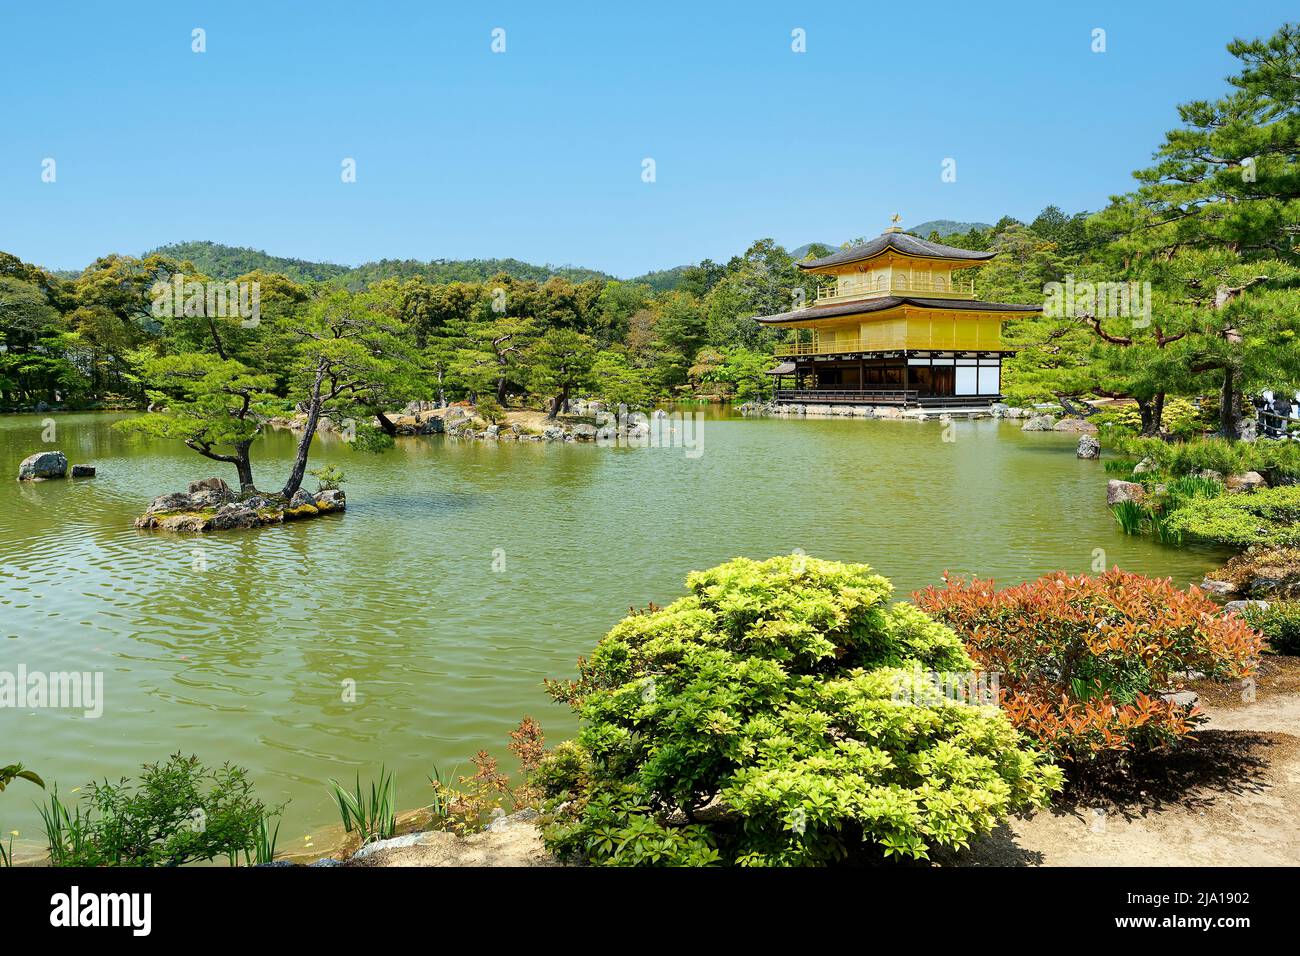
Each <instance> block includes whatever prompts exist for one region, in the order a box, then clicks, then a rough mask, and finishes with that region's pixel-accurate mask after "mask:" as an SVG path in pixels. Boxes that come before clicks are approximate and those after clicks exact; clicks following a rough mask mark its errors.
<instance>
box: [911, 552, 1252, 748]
mask: <svg viewBox="0 0 1300 956" xmlns="http://www.w3.org/2000/svg"><path fill="white" fill-rule="evenodd" d="M913 600H915V601H916V603H917V604H918V605H919V606H920V607H921V608H922V609H924V610H925V611H928V612H929V613H930V614H932V615H934V616H935V617H937V618H938V619H939V620H941V621H942V622H943V623H945V624H947V625H948V626H949V627H951V628H952V629H953V630H954V631H956V632H957V634H958V635H960V636H961V638H962V640H964V641H965V642H966V647H967V649H968V650H969V651H970V653H971V655H972V656H973V657H974V658H975V659H976V660H977V661H978V662H979V663H980V664H981V665H982V666H983V667H985V668H986V669H988V670H990V671H994V672H996V673H998V674H999V692H1000V697H1001V702H1002V706H1003V708H1004V709H1005V710H1006V712H1007V715H1008V716H1009V717H1010V718H1011V721H1012V723H1014V724H1015V725H1016V726H1017V727H1018V728H1020V729H1021V730H1022V731H1024V732H1026V733H1028V734H1030V735H1031V736H1033V737H1036V738H1037V739H1038V740H1039V741H1040V743H1041V744H1042V746H1043V747H1044V748H1045V749H1046V750H1048V751H1049V752H1050V753H1052V754H1053V755H1054V756H1057V757H1061V758H1065V759H1072V758H1079V757H1085V758H1086V757H1090V756H1095V755H1097V754H1098V753H1101V752H1103V751H1120V750H1144V749H1154V748H1160V747H1165V746H1169V745H1171V744H1174V743H1177V742H1178V741H1179V740H1180V739H1181V738H1182V737H1185V736H1186V735H1187V734H1188V733H1190V732H1191V731H1192V730H1193V729H1195V727H1196V725H1197V724H1198V723H1200V722H1201V721H1203V720H1204V717H1203V716H1202V715H1201V713H1200V711H1199V710H1198V709H1197V708H1196V707H1195V706H1194V705H1191V704H1180V703H1178V702H1176V701H1174V700H1171V699H1166V698H1165V697H1163V696H1162V694H1164V693H1167V692H1169V691H1170V690H1172V689H1174V688H1175V687H1176V686H1178V684H1179V682H1180V681H1181V680H1183V679H1184V675H1185V674H1186V672H1188V671H1196V672H1200V673H1203V674H1205V675H1206V676H1208V677H1217V678H1223V679H1238V678H1242V677H1245V676H1247V675H1248V674H1250V673H1252V671H1253V669H1254V662H1255V660H1256V659H1257V658H1258V656H1259V653H1260V648H1261V646H1262V642H1263V638H1262V637H1261V635H1260V634H1259V633H1258V632H1256V631H1255V630H1253V629H1252V628H1251V627H1250V625H1249V624H1247V623H1246V622H1245V621H1244V620H1242V619H1241V618H1240V617H1237V616H1235V615H1224V614H1223V613H1222V610H1221V609H1220V608H1219V606H1218V605H1217V604H1215V603H1214V602H1213V601H1212V600H1210V598H1209V597H1207V596H1206V595H1205V593H1204V592H1202V591H1201V590H1200V589H1199V588H1191V589H1190V590H1187V591H1183V590H1180V589H1178V588H1176V587H1174V586H1173V585H1172V584H1170V582H1169V580H1168V579H1160V580H1157V579H1152V578H1145V577H1143V576H1142V575H1140V574H1131V573H1128V572H1125V571H1120V570H1119V569H1118V568H1117V569H1115V570H1113V571H1108V572H1106V573H1105V574H1102V575H1099V576H1097V577H1089V576H1087V575H1080V576H1079V577H1071V576H1070V575H1068V574H1066V573H1065V572H1063V571H1061V572H1057V573H1055V574H1051V575H1047V576H1045V577H1042V578H1039V579H1038V580H1037V581H1033V582H1030V583H1028V584H1022V585H1020V586H1018V587H1011V588H1005V589H1003V590H1001V591H998V590H995V589H994V586H993V582H992V581H981V580H979V579H974V580H969V581H967V580H964V579H958V578H952V577H950V578H947V579H946V583H945V586H944V587H942V588H934V587H930V588H926V589H925V590H924V591H918V592H916V593H915V594H914V595H913Z"/></svg>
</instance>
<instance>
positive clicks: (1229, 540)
mask: <svg viewBox="0 0 1300 956" xmlns="http://www.w3.org/2000/svg"><path fill="white" fill-rule="evenodd" d="M1169 525H1170V527H1171V528H1173V529H1174V530H1175V531H1177V532H1179V533H1181V534H1184V535H1187V536H1188V537H1191V538H1196V539H1198V540H1201V541H1213V542H1217V543H1219V544H1228V545H1234V546H1237V547H1243V548H1244V547H1249V546H1250V545H1256V544H1264V545H1270V546H1274V547H1281V546H1287V545H1296V544H1300V485H1284V486H1282V487H1279V488H1261V489H1260V490H1258V491H1254V492H1251V493H1249V494H1235V495H1222V496H1220V497H1217V498H1195V499H1192V500H1190V501H1188V502H1187V503H1186V504H1183V505H1182V506H1181V507H1179V508H1178V509H1176V510H1174V511H1172V512H1171V513H1170V514H1169Z"/></svg>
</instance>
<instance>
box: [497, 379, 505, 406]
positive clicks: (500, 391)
mask: <svg viewBox="0 0 1300 956" xmlns="http://www.w3.org/2000/svg"><path fill="white" fill-rule="evenodd" d="M497 401H498V402H499V403H500V404H501V407H502V408H505V407H506V377H505V376H504V375H502V376H501V377H500V378H499V379H497Z"/></svg>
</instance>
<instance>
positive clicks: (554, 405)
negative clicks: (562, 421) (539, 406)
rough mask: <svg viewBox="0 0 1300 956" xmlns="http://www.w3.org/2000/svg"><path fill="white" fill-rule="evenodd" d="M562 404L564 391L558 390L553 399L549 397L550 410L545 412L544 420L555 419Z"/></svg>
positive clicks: (551, 420) (550, 420)
mask: <svg viewBox="0 0 1300 956" xmlns="http://www.w3.org/2000/svg"><path fill="white" fill-rule="evenodd" d="M563 406H564V393H563V392H560V393H559V394H557V395H556V396H555V397H554V398H553V399H551V410H550V411H548V412H547V413H546V420H547V421H548V422H553V421H555V419H556V418H558V417H559V415H560V409H561V408H562V407H563Z"/></svg>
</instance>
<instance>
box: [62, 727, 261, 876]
mask: <svg viewBox="0 0 1300 956" xmlns="http://www.w3.org/2000/svg"><path fill="white" fill-rule="evenodd" d="M279 812H280V809H279V808H277V809H274V810H272V809H269V808H268V807H267V806H266V805H265V804H264V803H262V801H261V800H258V799H257V798H256V797H255V796H253V788H252V784H251V783H250V782H249V781H248V778H247V771H245V770H244V769H243V768H242V767H236V766H232V765H231V764H224V765H222V766H221V767H220V768H218V769H208V768H206V767H204V766H203V765H202V764H201V763H200V762H199V758H198V757H194V756H191V757H182V756H181V755H180V754H179V753H178V754H174V755H172V756H171V757H169V758H168V759H167V761H166V762H164V763H160V764H146V765H145V766H144V768H143V772H142V773H141V775H140V779H139V780H138V781H130V780H128V779H127V778H125V777H124V778H122V779H121V780H120V781H118V782H117V783H110V782H109V781H107V780H105V781H104V782H102V783H92V784H90V790H89V792H88V793H85V794H83V795H82V797H81V800H80V802H79V803H77V804H75V805H74V806H72V807H71V808H69V807H68V806H67V805H66V804H64V803H63V801H62V800H60V798H59V795H58V791H57V790H55V791H54V792H53V793H51V794H50V798H49V801H48V803H47V804H46V805H44V806H42V807H41V816H42V818H43V821H44V826H45V837H46V842H47V845H48V851H49V857H50V864H51V865H53V866H178V865H180V864H183V863H188V862H191V861H196V860H213V859H216V858H217V857H221V856H224V857H226V858H227V859H228V860H230V861H232V862H234V861H235V860H236V859H238V858H239V856H240V855H244V856H245V857H247V855H248V854H250V853H254V852H256V851H257V846H258V843H259V840H260V839H261V835H262V832H263V827H264V824H265V820H266V818H267V817H268V816H272V815H278V813H279Z"/></svg>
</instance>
